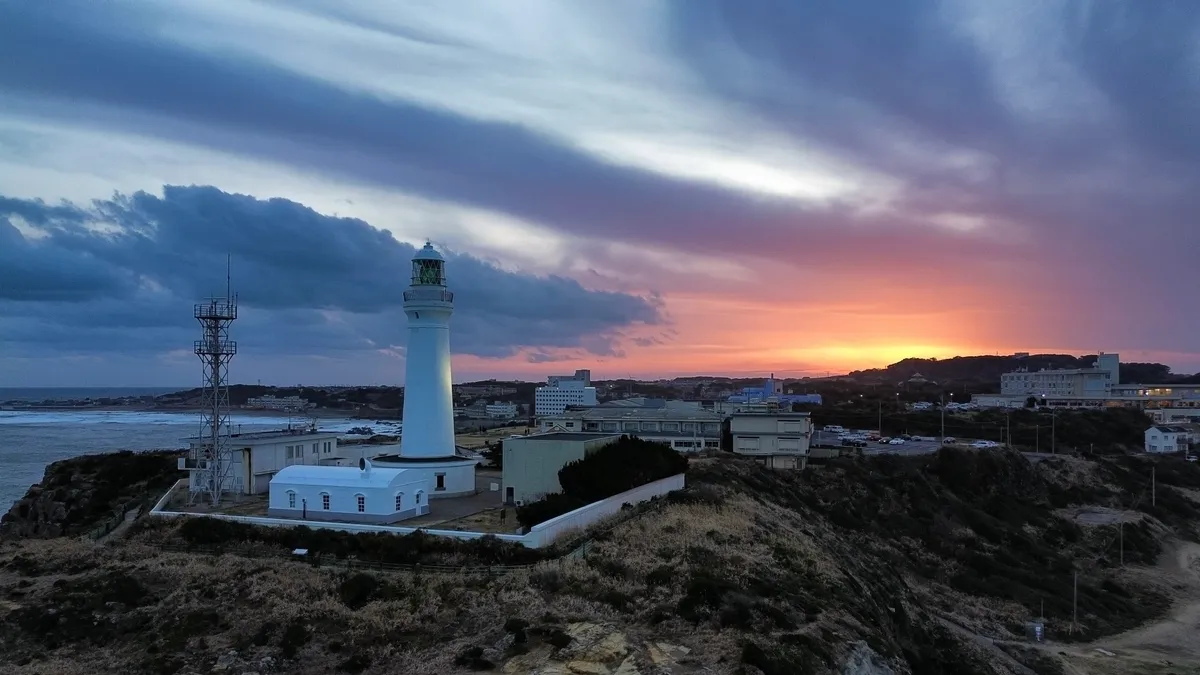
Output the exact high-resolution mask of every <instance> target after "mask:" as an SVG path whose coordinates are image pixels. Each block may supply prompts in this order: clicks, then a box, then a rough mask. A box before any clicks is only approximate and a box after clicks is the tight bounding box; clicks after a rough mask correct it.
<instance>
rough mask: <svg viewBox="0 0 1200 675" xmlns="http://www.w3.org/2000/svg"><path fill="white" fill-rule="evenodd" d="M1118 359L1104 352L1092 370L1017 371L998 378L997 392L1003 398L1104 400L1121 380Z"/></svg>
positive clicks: (1118, 357) (1117, 356) (1119, 360)
mask: <svg viewBox="0 0 1200 675" xmlns="http://www.w3.org/2000/svg"><path fill="white" fill-rule="evenodd" d="M1120 375H1121V359H1120V356H1119V355H1117V354H1105V353H1103V352H1101V353H1100V355H1099V356H1098V357H1097V358H1096V365H1095V366H1094V367H1092V368H1073V369H1068V370H1038V371H1032V372H1031V371H1028V370H1025V369H1021V370H1017V371H1015V372H1012V373H1005V374H1003V375H1001V376H1000V393H1001V394H1003V395H1005V396H1039V397H1040V396H1047V397H1050V396H1055V397H1064V396H1069V397H1074V398H1096V399H1103V398H1107V397H1108V395H1109V393H1110V390H1111V388H1112V386H1113V385H1115V384H1119V383H1120V381H1121V378H1120Z"/></svg>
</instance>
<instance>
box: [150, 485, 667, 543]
mask: <svg viewBox="0 0 1200 675" xmlns="http://www.w3.org/2000/svg"><path fill="white" fill-rule="evenodd" d="M183 482H184V481H182V480H181V481H179V482H177V483H176V484H175V485H174V486H173V487H172V488H171V490H170V491H168V492H167V494H166V495H164V496H163V498H162V499H160V500H159V501H158V503H157V504H155V505H154V509H152V510H151V511H150V515H152V516H158V517H160V518H178V517H181V516H191V517H200V518H216V519H219V520H232V521H234V522H237V523H246V524H247V525H261V526H263V527H298V526H305V527H311V528H313V529H323V530H334V531H337V532H351V533H360V532H387V533H391V534H398V535H405V534H412V533H413V532H416V531H417V530H421V531H422V532H424V533H425V534H432V535H436V536H439V537H452V538H454V539H479V538H480V537H484V536H487V533H485V532H461V531H458V530H437V529H430V528H426V527H420V528H418V527H397V526H391V525H366V524H358V523H318V522H312V521H303V522H297V521H295V520H292V519H288V518H260V517H255V516H231V515H226V514H220V513H204V514H195V513H183V512H179V511H164V510H163V507H164V506H165V505H166V503H167V501H168V498H169V497H170V496H171V494H172V493H174V491H175V490H176V489H178V488H179V486H180V485H181V484H182V483H183ZM683 487H684V478H683V474H679V475H676V476H671V477H669V478H664V479H662V480H657V481H654V482H653V483H647V484H645V485H642V486H639V487H636V488H634V489H632V490H628V491H626V492H622V493H621V494H619V495H614V496H612V497H609V498H608V499H604V500H601V501H598V502H593V503H591V504H588V505H587V506H584V507H580V508H578V509H575V510H574V511H571V512H570V513H564V514H563V515H561V516H558V517H557V518H551V519H550V520H547V521H546V522H544V523H541V524H538V525H534V526H533V527H532V528H530V531H529V532H527V533H526V534H523V535H518V534H493V535H491V536H494V537H496V538H497V539H500V540H501V541H510V542H514V543H517V544H522V545H524V546H527V547H529V548H541V547H543V546H549V545H550V544H552V543H554V541H555V540H557V539H559V538H561V537H562V536H564V535H566V534H569V533H572V532H578V531H580V530H583V529H586V528H587V527H589V526H591V525H594V524H596V523H597V522H599V521H601V520H603V519H605V518H607V517H609V516H611V515H613V514H615V513H617V512H619V511H620V510H621V507H622V506H623V505H625V504H638V503H641V502H644V501H647V500H649V499H651V498H652V497H658V496H662V495H665V494H667V493H668V492H671V491H673V490H679V489H682V488H683Z"/></svg>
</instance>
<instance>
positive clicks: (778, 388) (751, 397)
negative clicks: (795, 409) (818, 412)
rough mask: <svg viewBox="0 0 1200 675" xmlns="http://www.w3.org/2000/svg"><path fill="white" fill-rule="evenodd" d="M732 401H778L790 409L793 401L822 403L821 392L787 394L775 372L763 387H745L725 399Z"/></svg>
mask: <svg viewBox="0 0 1200 675" xmlns="http://www.w3.org/2000/svg"><path fill="white" fill-rule="evenodd" d="M725 400H726V401H728V402H730V403H768V402H776V403H779V404H780V406H781V407H785V408H788V409H790V408H791V405H792V404H793V403H812V404H815V405H821V395H820V394H785V393H783V382H780V381H779V380H776V379H775V374H774V373H772V374H771V376H770V377H768V378H767V379H766V381H765V382H763V385H762V386H761V387H743V388H742V391H741V393H737V394H732V395H730V396H729V398H727V399H725Z"/></svg>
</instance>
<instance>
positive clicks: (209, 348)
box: [194, 340, 237, 355]
mask: <svg viewBox="0 0 1200 675" xmlns="http://www.w3.org/2000/svg"><path fill="white" fill-rule="evenodd" d="M194 347H195V352H196V353H197V354H229V355H233V354H237V340H196V341H195V343H194Z"/></svg>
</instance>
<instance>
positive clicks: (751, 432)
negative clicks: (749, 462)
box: [729, 413, 812, 469]
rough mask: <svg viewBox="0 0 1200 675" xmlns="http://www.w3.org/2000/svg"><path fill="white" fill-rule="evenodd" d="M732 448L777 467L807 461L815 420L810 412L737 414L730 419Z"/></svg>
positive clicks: (802, 464) (796, 465)
mask: <svg viewBox="0 0 1200 675" xmlns="http://www.w3.org/2000/svg"><path fill="white" fill-rule="evenodd" d="M729 431H730V435H732V436H733V451H734V453H736V454H739V455H745V456H747V457H753V458H754V459H755V460H756V461H758V462H759V463H760V464H763V465H765V466H767V467H770V468H774V469H803V468H804V467H805V466H806V465H807V464H808V451H809V444H810V442H811V440H812V420H811V419H810V418H809V415H808V413H765V414H760V413H735V414H733V415H731V416H730V418H729Z"/></svg>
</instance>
